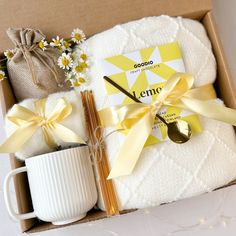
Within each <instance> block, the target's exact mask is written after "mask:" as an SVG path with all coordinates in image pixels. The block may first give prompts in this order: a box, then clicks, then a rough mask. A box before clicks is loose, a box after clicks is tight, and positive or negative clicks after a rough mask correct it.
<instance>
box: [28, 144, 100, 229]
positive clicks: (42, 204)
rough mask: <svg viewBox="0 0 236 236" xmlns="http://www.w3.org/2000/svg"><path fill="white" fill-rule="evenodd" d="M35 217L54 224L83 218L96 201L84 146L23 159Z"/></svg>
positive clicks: (91, 172)
mask: <svg viewBox="0 0 236 236" xmlns="http://www.w3.org/2000/svg"><path fill="white" fill-rule="evenodd" d="M26 166H27V174H28V179H29V185H30V191H31V197H32V201H33V207H34V211H35V214H36V216H37V217H38V218H39V219H41V220H43V221H49V222H53V223H55V224H63V222H65V223H66V222H72V221H74V220H78V219H81V218H83V217H84V216H85V215H86V213H87V212H88V211H89V210H90V209H91V208H92V207H93V206H94V205H95V204H96V202H97V190H96V185H95V180H94V174H93V169H92V164H91V160H90V156H89V151H88V147H86V146H84V147H76V148H71V149H67V150H62V151H58V152H52V153H48V154H44V155H39V156H36V157H33V158H28V159H26Z"/></svg>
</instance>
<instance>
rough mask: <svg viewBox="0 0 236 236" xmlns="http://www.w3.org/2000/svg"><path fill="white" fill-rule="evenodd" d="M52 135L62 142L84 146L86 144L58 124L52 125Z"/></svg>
mask: <svg viewBox="0 0 236 236" xmlns="http://www.w3.org/2000/svg"><path fill="white" fill-rule="evenodd" d="M53 133H54V134H55V135H57V136H58V137H59V138H60V139H61V140H62V141H64V142H69V143H80V144H86V142H85V141H84V140H83V139H82V138H81V137H79V136H78V135H77V134H76V133H75V132H73V131H72V130H70V129H68V128H66V127H65V126H64V125H61V124H59V123H55V124H54V125H53Z"/></svg>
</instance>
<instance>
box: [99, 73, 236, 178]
mask: <svg viewBox="0 0 236 236" xmlns="http://www.w3.org/2000/svg"><path fill="white" fill-rule="evenodd" d="M193 83H194V78H193V76H192V75H189V74H186V73H176V74H174V75H173V76H172V77H171V78H170V79H168V80H167V82H166V84H165V85H164V87H163V88H162V90H161V92H160V94H159V96H158V97H157V99H156V100H155V101H154V102H152V103H151V104H143V103H134V104H128V105H120V106H112V107H109V108H105V109H102V110H100V111H99V116H100V119H101V122H102V125H103V127H116V126H117V125H119V126H121V127H122V128H123V129H128V130H129V132H128V134H127V136H126V138H125V141H124V143H123V145H122V147H121V149H120V150H119V153H118V155H117V157H116V160H115V163H114V165H113V167H112V169H111V172H110V174H109V176H108V179H111V178H115V177H119V176H124V175H130V174H131V173H132V171H133V169H134V167H135V165H136V163H137V161H138V159H139V156H140V154H141V152H142V149H143V147H144V145H145V143H146V141H147V138H148V136H149V135H150V134H151V132H152V127H153V125H154V121H155V116H156V113H157V112H158V110H159V109H160V108H161V106H163V105H167V106H174V107H178V108H182V109H187V110H190V111H193V112H195V113H197V114H199V115H202V116H205V117H208V118H212V119H215V120H219V121H223V122H225V123H228V124H231V125H234V126H236V110H233V109H230V108H227V107H224V106H221V105H219V104H217V103H216V101H215V100H214V99H215V98H216V94H215V90H214V88H213V86H212V84H208V85H205V86H201V87H198V88H194V89H191V88H192V86H193Z"/></svg>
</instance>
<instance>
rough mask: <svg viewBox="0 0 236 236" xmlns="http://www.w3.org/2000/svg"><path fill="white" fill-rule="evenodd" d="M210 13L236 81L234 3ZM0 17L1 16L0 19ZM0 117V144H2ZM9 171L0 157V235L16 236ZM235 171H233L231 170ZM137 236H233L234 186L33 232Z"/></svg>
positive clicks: (216, 2) (221, 2)
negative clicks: (6, 192) (7, 190)
mask: <svg viewBox="0 0 236 236" xmlns="http://www.w3.org/2000/svg"><path fill="white" fill-rule="evenodd" d="M213 12H214V15H215V19H216V23H217V26H218V30H219V33H220V36H221V39H222V42H223V46H224V49H225V53H226V56H227V58H228V62H229V68H230V70H231V73H232V75H233V78H234V79H235V82H236V60H235V58H236V14H235V12H236V0H227V1H226V0H213ZM0 17H1V16H0ZM2 126H3V122H2V116H1V115H0V127H1V128H0V143H1V142H2V141H3V138H4V134H3V129H2ZM9 170H10V164H9V160H8V158H7V157H5V156H4V155H0V235H1V236H5V235H10V236H20V235H22V234H21V233H20V228H19V225H18V223H16V222H13V221H12V220H11V219H10V218H9V216H8V214H7V212H6V208H5V205H4V201H3V192H2V186H3V179H4V176H5V175H6V174H7V172H8V171H9ZM235 171H236V170H235ZM95 234H96V236H126V235H129V236H132V235H135V236H139V235H140V236H141V235H150V236H152V235H177V236H180V235H181V236H185V235H191V236H194V235H202V236H211V235H214V236H217V235H229V236H230V235H236V186H232V187H229V188H225V189H223V190H218V191H215V192H213V193H210V194H204V195H202V196H198V197H195V198H191V199H187V200H183V201H178V202H176V203H172V204H167V205H164V206H160V207H155V208H151V209H146V210H140V211H137V212H134V213H130V214H127V215H123V216H119V217H114V218H111V219H105V220H99V221H95V222H92V223H87V224H81V225H74V226H70V227H65V228H61V229H57V230H50V231H47V232H42V233H37V234H35V235H36V236H37V235H42V236H54V235H55V236H65V235H69V236H73V235H88V236H90V235H95Z"/></svg>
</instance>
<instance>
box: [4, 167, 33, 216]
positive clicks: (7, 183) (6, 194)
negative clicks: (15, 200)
mask: <svg viewBox="0 0 236 236" xmlns="http://www.w3.org/2000/svg"><path fill="white" fill-rule="evenodd" d="M22 172H27V167H26V166H24V167H20V168H17V169H14V170H12V171H10V172H9V173H8V174H7V176H6V177H5V180H4V187H3V190H4V199H5V203H6V207H7V210H8V213H9V215H10V216H11V217H12V218H13V219H14V220H26V219H31V218H34V217H36V215H35V213H34V212H30V213H25V214H19V213H16V212H15V210H14V208H13V206H12V202H11V198H10V191H9V189H10V180H11V178H12V177H13V176H14V175H17V174H19V173H22Z"/></svg>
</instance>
